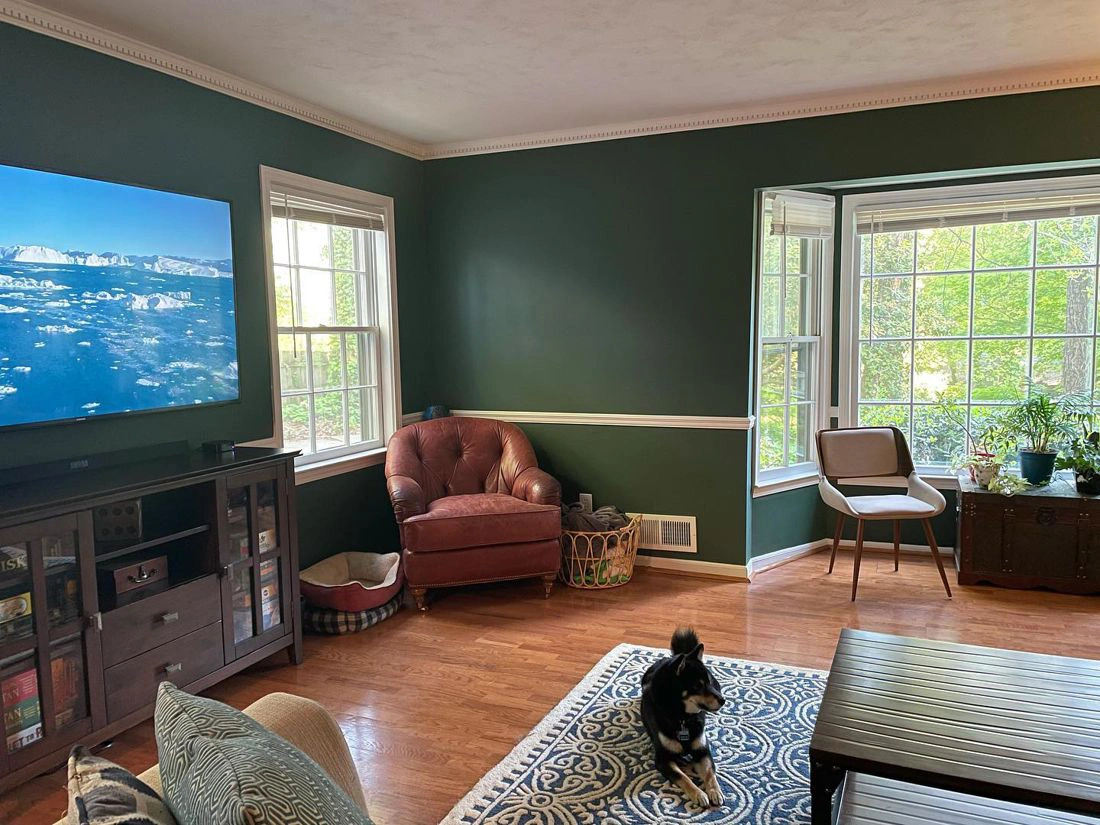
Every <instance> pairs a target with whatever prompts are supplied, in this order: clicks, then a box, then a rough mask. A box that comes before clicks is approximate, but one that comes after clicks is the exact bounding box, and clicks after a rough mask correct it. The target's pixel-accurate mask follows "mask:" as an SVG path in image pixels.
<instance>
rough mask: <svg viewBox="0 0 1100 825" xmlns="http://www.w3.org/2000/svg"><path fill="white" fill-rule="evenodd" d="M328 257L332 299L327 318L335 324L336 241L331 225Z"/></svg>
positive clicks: (329, 226) (330, 225) (329, 228)
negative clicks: (330, 267)
mask: <svg viewBox="0 0 1100 825" xmlns="http://www.w3.org/2000/svg"><path fill="white" fill-rule="evenodd" d="M328 255H329V260H330V261H332V266H333V269H331V270H329V273H328V282H329V295H330V296H331V297H332V301H331V310H332V315H330V316H329V317H330V318H332V322H333V323H334V324H335V323H336V319H337V317H338V316H337V314H336V269H335V267H336V241H335V238H334V236H333V233H332V224H329V225H328Z"/></svg>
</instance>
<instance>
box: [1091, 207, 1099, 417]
mask: <svg viewBox="0 0 1100 825" xmlns="http://www.w3.org/2000/svg"><path fill="white" fill-rule="evenodd" d="M1092 249H1093V255H1094V256H1096V255H1100V218H1097V219H1096V220H1095V221H1093V235H1092ZM1096 263H1097V266H1094V267H1093V268H1092V370H1091V371H1090V375H1089V409H1090V411H1091V410H1094V409H1095V403H1096V369H1097V364H1096V324H1097V316H1100V304H1098V303H1097V302H1098V301H1100V280H1098V279H1100V261H1097V262H1096ZM1090 429H1091V426H1090Z"/></svg>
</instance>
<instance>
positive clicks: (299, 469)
mask: <svg viewBox="0 0 1100 825" xmlns="http://www.w3.org/2000/svg"><path fill="white" fill-rule="evenodd" d="M385 463H386V448H385V447H377V448H375V449H373V450H368V451H367V452H363V453H355V454H354V455H342V456H339V457H338V458H331V459H329V460H327V461H311V462H309V463H307V464H303V465H301V466H295V469H294V484H295V485H302V484H309V483H310V482H311V481H320V480H321V479H323V478H332V477H333V476H338V475H342V474H343V473H351V472H354V471H356V470H362V469H364V468H365V467H377V466H378V465H379V464H385Z"/></svg>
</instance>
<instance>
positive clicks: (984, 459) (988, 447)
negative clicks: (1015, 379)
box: [938, 395, 1015, 488]
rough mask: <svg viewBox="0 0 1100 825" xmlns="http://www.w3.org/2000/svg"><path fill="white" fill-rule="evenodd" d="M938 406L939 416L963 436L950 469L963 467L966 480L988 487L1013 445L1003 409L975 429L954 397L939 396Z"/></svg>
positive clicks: (1000, 469)
mask: <svg viewBox="0 0 1100 825" xmlns="http://www.w3.org/2000/svg"><path fill="white" fill-rule="evenodd" d="M938 406H939V409H940V412H941V414H942V415H943V417H944V418H945V419H946V420H947V421H949V422H951V423H953V424H954V425H955V426H956V427H958V428H959V429H960V430H961V431H962V433H963V436H964V438H965V443H966V448H965V450H964V452H963V454H962V456H960V457H956V458H955V460H954V461H952V463H951V471H952V472H956V473H957V472H958V471H960V470H966V471H967V472H968V473H969V474H970V480H971V481H973V482H974V483H975V484H977V485H978V486H979V487H982V488H988V487H989V485H990V482H992V481H993V479H995V478H997V476H999V475H1000V474H1001V471H1002V469H1003V468H1004V464H1005V457H1006V456H1008V455H1009V454H1011V453H1012V452H1013V450H1014V448H1015V444H1014V443H1013V433H1012V430H1011V428H1010V427H1009V426H1008V424H1007V422H1006V420H1005V418H1006V417H1005V415H1004V414H1003V413H994V414H992V415H991V416H990V417H989V418H988V419H986V421H985V423H984V426H982V427H981V429H977V428H976V427H975V426H974V422H971V421H969V420H968V418H967V412H966V410H965V409H964V408H963V407H961V406H959V405H958V404H957V403H955V402H954V401H952V400H950V399H948V398H946V397H944V396H942V395H941V396H940V397H939V400H938Z"/></svg>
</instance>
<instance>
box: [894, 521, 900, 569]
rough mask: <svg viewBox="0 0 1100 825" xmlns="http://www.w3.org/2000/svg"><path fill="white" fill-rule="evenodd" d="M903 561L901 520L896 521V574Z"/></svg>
mask: <svg viewBox="0 0 1100 825" xmlns="http://www.w3.org/2000/svg"><path fill="white" fill-rule="evenodd" d="M900 559H901V519H894V572H895V573H897V572H898V561H899V560H900Z"/></svg>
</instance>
